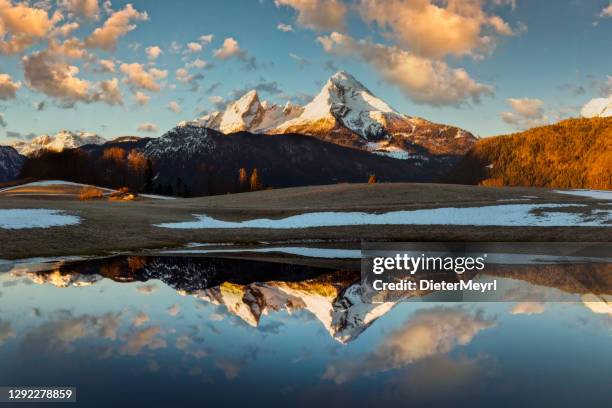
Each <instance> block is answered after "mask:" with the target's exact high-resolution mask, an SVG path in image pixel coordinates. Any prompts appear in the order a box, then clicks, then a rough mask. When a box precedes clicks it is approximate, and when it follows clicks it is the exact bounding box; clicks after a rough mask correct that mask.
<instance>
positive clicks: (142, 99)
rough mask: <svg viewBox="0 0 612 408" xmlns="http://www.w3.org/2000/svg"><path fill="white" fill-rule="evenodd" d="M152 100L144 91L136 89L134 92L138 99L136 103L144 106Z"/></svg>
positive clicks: (135, 99)
mask: <svg viewBox="0 0 612 408" xmlns="http://www.w3.org/2000/svg"><path fill="white" fill-rule="evenodd" d="M150 100H151V97H150V96H148V95H147V94H145V93H143V92H140V91H136V92H135V93H134V101H136V103H137V104H138V105H140V106H144V105H146V104H148V103H149V101H150Z"/></svg>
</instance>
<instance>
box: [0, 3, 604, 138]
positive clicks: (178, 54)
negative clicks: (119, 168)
mask: <svg viewBox="0 0 612 408" xmlns="http://www.w3.org/2000/svg"><path fill="white" fill-rule="evenodd" d="M128 3H130V4H132V5H133V7H129V6H128ZM309 5H314V6H313V7H310V6H309ZM145 13H146V14H145ZM43 14H44V16H43ZM15 16H21V18H26V17H27V18H32V20H27V21H28V24H25V25H20V24H18V23H15ZM54 16H55V17H54ZM126 16H127V17H126ZM24 21H26V20H24ZM457 22H458V23H459V24H455V23H457ZM2 23H3V24H4V28H2V27H3V24H2ZM75 23H76V24H78V28H76V29H75V27H76V24H75ZM69 24H72V25H71V26H69ZM279 24H283V25H285V30H284V31H282V30H281V29H279V28H278V27H279ZM406 27H417V28H414V29H412V28H406ZM465 27H471V30H466V29H465ZM37 28H40V29H39V30H38V31H36V30H35V29H37ZM60 28H63V29H64V31H63V32H62V31H60ZM96 29H98V30H99V31H100V32H99V33H97V34H96V35H92V33H94V30H96ZM210 35H212V38H211V37H210ZM202 36H208V37H204V38H203V39H201V37H202ZM0 39H1V41H0V113H1V114H2V117H1V120H0V142H7V141H8V139H9V138H12V139H15V138H19V137H21V138H24V137H25V138H27V137H28V135H32V134H35V135H38V134H42V133H55V132H56V131H58V130H61V129H69V130H84V131H90V132H96V133H99V134H100V135H102V136H104V137H106V138H114V137H117V136H121V135H134V134H136V135H141V136H157V135H160V134H162V133H163V132H164V131H166V130H168V129H170V128H171V127H172V126H174V125H175V124H176V123H178V122H179V121H181V120H186V119H193V118H194V117H196V116H198V115H200V114H201V113H202V112H204V111H211V110H215V103H216V104H218V105H220V104H222V103H223V101H225V102H226V101H229V100H231V99H233V98H234V95H237V94H239V93H240V91H241V90H247V89H250V88H255V87H257V88H258V89H260V90H261V92H260V97H261V98H262V99H269V100H271V101H273V102H277V103H284V102H285V101H286V100H287V99H291V100H292V101H294V102H301V103H303V101H304V100H307V98H308V96H312V95H314V94H316V93H317V92H318V90H319V89H320V87H321V86H322V84H323V83H324V82H325V81H326V79H327V78H328V77H329V76H330V75H331V74H333V72H334V70H335V69H343V70H346V71H348V72H350V73H352V74H353V75H354V76H355V77H357V78H358V79H359V80H360V81H361V82H363V83H364V84H365V85H366V86H368V87H369V88H370V89H371V90H372V91H373V92H374V93H375V94H376V95H377V96H379V97H380V98H382V99H384V100H385V101H387V102H388V103H389V104H391V105H392V106H393V107H394V108H396V109H397V110H399V111H401V112H403V113H406V114H408V115H413V116H421V117H424V118H427V119H429V120H432V121H435V122H440V123H448V124H453V125H457V126H461V127H463V128H465V129H467V130H469V131H471V132H473V133H475V134H478V135H480V136H489V135H494V134H501V133H507V132H511V131H514V130H516V129H520V128H526V127H530V126H534V125H538V124H543V123H550V122H556V121H557V120H559V119H561V118H564V117H571V116H579V115H580V108H581V107H582V106H583V105H584V104H585V103H587V102H588V101H589V100H591V99H593V98H597V97H607V96H609V95H610V94H612V78H610V77H609V76H610V75H612V68H611V67H612V53H611V52H610V44H611V40H612V7H611V6H610V3H609V2H608V0H582V1H581V0H558V1H555V2H551V1H545V0H531V1H527V0H516V1H513V0H444V1H443V0H439V1H438V0H355V1H348V0H309V1H305V0H276V1H273V0H261V1H255V0H252V1H247V0H243V1H213V0H207V1H187V0H183V1H180V0H178V1H174V2H167V1H131V2H124V1H116V0H115V1H113V2H112V4H109V3H108V2H104V1H102V0H100V1H97V0H61V1H58V2H51V1H31V2H29V3H20V4H17V2H14V1H13V2H11V1H10V0H0ZM24 39H25V40H24ZM228 39H231V40H229V41H228ZM21 40H22V41H21ZM209 40H210V42H209ZM232 40H233V41H232ZM70 41H72V42H70ZM50 42H53V43H54V44H56V46H55V47H54V48H53V47H52V46H51V45H50ZM68 43H70V44H72V48H70V50H71V53H69V52H67V51H66V50H67V49H68V48H67V47H64V48H60V47H58V46H57V45H58V44H59V45H61V44H68ZM189 43H194V44H198V45H192V50H191V51H188V50H187V47H188V46H187V44H189ZM224 43H225V47H224ZM24 44H25V45H24ZM173 45H174V49H173ZM155 46H157V47H159V49H160V50H161V53H160V54H159V55H158V56H157V58H153V57H149V56H148V55H147V51H146V50H147V48H148V47H155ZM199 47H201V50H200V49H199ZM101 61H106V63H107V65H106V67H107V69H108V67H109V65H108V63H109V62H111V61H112V65H113V66H114V72H102V71H104V69H103V62H101ZM194 61H196V63H195V64H194ZM203 65H206V66H205V67H203ZM75 67H76V68H75ZM77 68H78V70H79V71H78V73H76V71H75V69H77ZM181 69H182V70H184V71H177V70H181ZM143 73H144V74H143ZM7 75H8V77H7ZM130 75H132V76H130ZM143 75H144V76H143ZM419 78H423V79H424V81H425V83H421V82H422V81H419ZM62 81H63V82H62ZM85 81H86V82H85ZM147 81H149V82H147ZM151 81H152V82H151ZM430 84H431V85H430ZM137 94H138V95H140V103H138V102H136V100H135V97H136V95H137ZM143 95H144V96H143ZM145 102H146V103H145ZM173 102H174V103H173ZM146 125H148V126H146ZM139 128H140V129H141V130H138V129H139ZM145 129H149V130H153V129H157V130H155V131H153V132H147V131H146V130H145Z"/></svg>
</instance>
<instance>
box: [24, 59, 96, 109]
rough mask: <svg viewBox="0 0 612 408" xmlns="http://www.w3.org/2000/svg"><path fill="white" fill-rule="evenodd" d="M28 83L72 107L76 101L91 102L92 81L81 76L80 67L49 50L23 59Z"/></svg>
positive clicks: (29, 85)
mask: <svg viewBox="0 0 612 408" xmlns="http://www.w3.org/2000/svg"><path fill="white" fill-rule="evenodd" d="M21 62H22V64H23V70H24V77H25V80H26V85H27V86H28V87H29V88H31V89H33V90H36V91H39V92H42V93H44V94H46V95H48V96H50V97H52V98H55V99H56V100H58V101H59V102H60V103H61V104H62V105H63V106H65V107H71V106H73V105H74V104H75V103H76V102H79V101H81V102H91V101H92V98H93V95H92V93H91V92H90V90H91V83H90V82H89V81H87V80H84V79H81V78H79V77H78V76H77V75H78V74H79V68H78V67H76V66H74V65H70V64H67V63H65V62H62V61H60V60H58V59H57V58H55V57H54V56H53V55H51V54H49V52H47V51H39V52H35V53H33V54H32V55H29V56H26V57H23V58H22V59H21Z"/></svg>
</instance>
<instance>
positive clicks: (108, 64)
mask: <svg viewBox="0 0 612 408" xmlns="http://www.w3.org/2000/svg"><path fill="white" fill-rule="evenodd" d="M98 63H99V64H100V66H101V67H102V71H103V72H115V62H114V61H113V60H108V59H101V60H99V61H98Z"/></svg>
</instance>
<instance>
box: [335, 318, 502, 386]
mask: <svg viewBox="0 0 612 408" xmlns="http://www.w3.org/2000/svg"><path fill="white" fill-rule="evenodd" d="M495 325H496V322H495V320H494V319H491V318H486V317H485V316H483V314H482V312H476V313H470V312H468V311H467V310H465V309H462V308H446V307H437V308H434V309H428V310H419V311H417V312H416V313H415V314H414V316H413V317H412V318H411V319H410V320H408V322H407V323H406V325H405V326H404V327H403V328H401V329H399V330H397V331H395V332H393V333H391V334H389V335H388V336H387V337H386V338H385V340H384V341H383V342H382V344H381V345H380V346H379V347H378V349H377V350H376V351H374V352H372V353H371V354H369V355H367V356H366V357H365V359H363V360H362V361H356V360H347V361H344V362H337V363H335V364H331V365H330V366H328V367H327V370H326V372H325V374H324V375H323V378H325V379H329V380H333V381H334V382H336V383H337V384H342V383H345V382H347V381H351V380H353V379H355V378H357V377H359V376H362V375H365V376H369V375H373V374H376V373H381V372H386V371H389V370H393V369H398V368H401V367H403V366H406V365H408V364H412V363H415V362H417V361H420V360H422V359H425V358H428V357H432V356H437V355H441V354H446V353H448V352H450V351H451V350H452V349H453V348H455V347H457V346H463V345H466V344H468V343H470V342H471V341H472V339H474V337H476V335H477V334H478V333H480V332H481V331H483V330H485V329H488V328H491V327H494V326H495Z"/></svg>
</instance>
